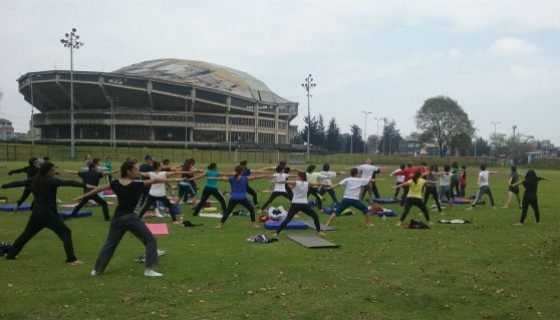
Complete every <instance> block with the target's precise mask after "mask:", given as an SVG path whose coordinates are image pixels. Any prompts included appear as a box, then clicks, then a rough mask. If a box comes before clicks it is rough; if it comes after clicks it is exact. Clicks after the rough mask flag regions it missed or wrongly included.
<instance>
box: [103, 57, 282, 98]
mask: <svg viewBox="0 0 560 320" xmlns="http://www.w3.org/2000/svg"><path fill="white" fill-rule="evenodd" d="M113 74H122V75H128V76H140V77H145V78H155V79H160V80H164V81H169V82H175V83H180V84H192V85H196V86H201V87H206V88H210V89H214V90H218V91H224V92H228V93H232V94H236V95H239V96H243V97H246V98H249V99H251V100H259V101H262V102H269V103H278V104H281V103H291V101H288V100H286V99H284V98H282V97H280V96H278V95H277V94H275V93H274V92H272V91H271V90H270V89H269V88H268V87H267V86H266V85H265V84H264V83H263V82H262V81H260V80H259V79H257V78H255V77H253V76H251V75H250V74H248V73H246V72H243V71H239V70H236V69H232V68H228V67H224V66H220V65H217V64H213V63H208V62H203V61H194V60H182V59H156V60H148V61H144V62H140V63H135V64H132V65H130V66H126V67H123V68H120V69H118V70H116V71H114V72H113Z"/></svg>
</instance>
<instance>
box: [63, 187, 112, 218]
mask: <svg viewBox="0 0 560 320" xmlns="http://www.w3.org/2000/svg"><path fill="white" fill-rule="evenodd" d="M91 190H93V189H89V190H87V191H86V193H87V192H89V191H91ZM89 200H93V201H95V203H97V204H98V205H100V206H101V208H102V209H103V217H104V218H105V221H109V220H111V217H110V216H109V206H107V202H106V201H105V200H103V199H102V198H101V197H100V196H99V195H98V194H94V195H93V196H90V197H87V198H83V199H82V201H80V203H78V205H77V206H75V207H74V210H72V217H76V216H77V215H78V212H80V209H82V208H83V206H85V205H86V203H88V201H89Z"/></svg>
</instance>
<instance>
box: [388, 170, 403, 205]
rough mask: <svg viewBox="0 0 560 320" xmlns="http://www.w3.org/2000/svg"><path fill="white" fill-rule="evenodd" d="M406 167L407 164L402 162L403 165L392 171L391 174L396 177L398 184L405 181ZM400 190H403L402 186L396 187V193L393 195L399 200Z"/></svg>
mask: <svg viewBox="0 0 560 320" xmlns="http://www.w3.org/2000/svg"><path fill="white" fill-rule="evenodd" d="M405 168H406V165H405V164H404V163H403V164H401V166H400V167H399V169H397V170H395V171H393V172H392V173H391V176H393V177H395V185H396V186H398V185H400V184H401V183H403V182H404V178H405V175H406V172H405V171H404V169H405ZM399 191H401V188H396V190H395V195H394V196H393V199H395V200H397V199H398V197H399Z"/></svg>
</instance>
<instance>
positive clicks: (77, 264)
mask: <svg viewBox="0 0 560 320" xmlns="http://www.w3.org/2000/svg"><path fill="white" fill-rule="evenodd" d="M66 264H68V265H71V266H79V265H81V264H84V263H83V262H82V261H80V260H74V261H71V262H66Z"/></svg>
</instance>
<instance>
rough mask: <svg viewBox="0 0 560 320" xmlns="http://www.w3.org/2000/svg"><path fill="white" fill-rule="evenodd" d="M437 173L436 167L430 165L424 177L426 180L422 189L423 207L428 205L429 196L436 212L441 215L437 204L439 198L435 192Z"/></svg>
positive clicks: (439, 206)
mask: <svg viewBox="0 0 560 320" xmlns="http://www.w3.org/2000/svg"><path fill="white" fill-rule="evenodd" d="M438 175H439V173H438V172H437V166H435V165H432V166H430V168H429V169H428V172H427V173H426V175H425V177H424V178H425V180H426V187H425V189H424V205H426V204H427V203H428V199H429V198H430V196H432V198H433V199H434V201H435V202H436V207H437V211H438V212H439V213H441V205H440V204H439V196H438V192H437V176H438Z"/></svg>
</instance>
